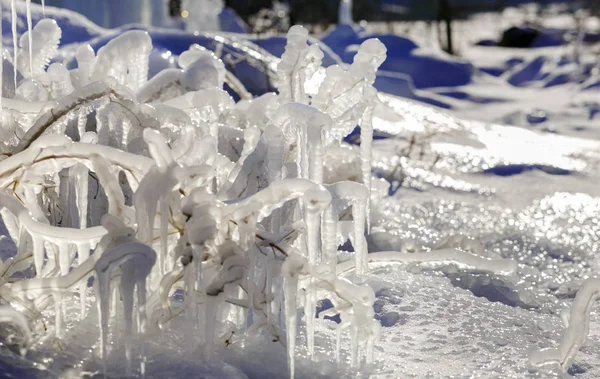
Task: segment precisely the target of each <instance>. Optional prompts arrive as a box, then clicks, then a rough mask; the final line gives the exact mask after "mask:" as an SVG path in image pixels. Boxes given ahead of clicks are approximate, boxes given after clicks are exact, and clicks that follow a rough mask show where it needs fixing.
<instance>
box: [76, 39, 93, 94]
mask: <svg viewBox="0 0 600 379" xmlns="http://www.w3.org/2000/svg"><path fill="white" fill-rule="evenodd" d="M75 57H76V59H77V73H78V77H79V83H78V84H79V87H83V86H85V85H87V84H88V83H89V82H90V75H91V74H92V68H93V66H94V62H95V60H96V54H95V53H94V49H92V47H91V46H90V45H89V44H82V45H81V46H79V48H78V49H77V53H76V55H75Z"/></svg>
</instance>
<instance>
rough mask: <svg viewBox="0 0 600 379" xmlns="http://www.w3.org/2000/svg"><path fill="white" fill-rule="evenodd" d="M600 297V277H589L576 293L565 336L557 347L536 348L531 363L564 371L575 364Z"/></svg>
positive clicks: (535, 365)
mask: <svg viewBox="0 0 600 379" xmlns="http://www.w3.org/2000/svg"><path fill="white" fill-rule="evenodd" d="M599 297H600V279H597V278H590V279H587V280H586V281H585V282H583V284H582V285H581V287H579V290H578V291H577V295H575V300H573V304H572V305H571V312H570V315H569V317H568V323H567V325H566V330H565V332H564V335H563V338H562V340H561V341H560V344H559V345H558V347H557V348H549V349H543V350H536V351H534V352H533V353H532V354H531V355H530V356H529V364H530V365H531V366H532V367H534V368H536V369H541V368H544V367H553V366H554V367H556V366H558V367H559V368H560V369H561V370H562V371H564V372H567V370H568V369H569V368H570V367H571V365H572V364H573V360H574V359H575V355H577V352H578V351H579V349H580V348H581V347H582V346H583V345H584V344H585V341H586V339H587V337H588V334H589V331H590V313H591V311H592V307H593V306H594V303H595V302H596V300H597V299H598V298H599Z"/></svg>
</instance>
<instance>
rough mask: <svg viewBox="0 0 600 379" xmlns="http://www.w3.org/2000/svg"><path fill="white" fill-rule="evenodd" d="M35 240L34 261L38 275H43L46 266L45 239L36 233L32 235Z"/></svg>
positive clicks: (39, 276)
mask: <svg viewBox="0 0 600 379" xmlns="http://www.w3.org/2000/svg"><path fill="white" fill-rule="evenodd" d="M31 239H32V240H33V263H34V266H35V272H36V277H38V278H41V277H42V270H43V268H44V239H43V238H42V237H38V236H36V235H32V236H31Z"/></svg>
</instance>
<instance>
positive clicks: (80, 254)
mask: <svg viewBox="0 0 600 379" xmlns="http://www.w3.org/2000/svg"><path fill="white" fill-rule="evenodd" d="M89 257H90V245H89V244H87V243H78V244H77V260H78V264H79V266H81V264H82V263H83V262H85V261H86V260H88V258H89ZM87 287H88V282H87V280H82V281H81V283H79V301H80V307H81V318H82V319H83V318H84V317H85V314H86V311H85V309H86V307H85V306H86V302H87Z"/></svg>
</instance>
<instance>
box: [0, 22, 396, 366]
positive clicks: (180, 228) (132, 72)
mask: <svg viewBox="0 0 600 379" xmlns="http://www.w3.org/2000/svg"><path fill="white" fill-rule="evenodd" d="M60 34H61V33H60V28H58V26H57V25H56V23H54V22H53V21H52V20H49V19H45V20H43V21H41V22H40V23H38V24H37V25H36V26H35V28H33V29H32V30H31V31H30V32H29V34H27V35H25V36H23V37H22V38H21V44H20V46H21V50H20V51H19V52H18V54H17V56H18V57H19V58H20V59H19V60H16V59H15V63H18V64H16V67H17V69H18V71H19V73H20V75H22V77H23V78H22V79H21V80H20V81H19V82H18V83H17V86H16V90H15V96H14V98H13V99H11V101H10V103H9V105H10V107H6V108H5V109H4V115H3V118H4V123H3V125H2V129H3V130H2V134H3V135H4V136H5V137H6V138H5V139H4V144H3V153H4V155H3V160H2V161H1V162H0V182H1V183H0V185H1V186H2V188H3V193H2V194H1V195H0V204H1V206H2V212H1V213H2V217H3V220H4V222H5V224H6V226H7V229H8V230H9V233H10V236H11V238H12V239H13V241H14V242H15V244H16V245H17V249H18V252H17V255H16V256H14V257H12V258H10V259H8V260H6V261H5V262H3V265H2V274H3V275H2V284H1V285H0V296H1V297H2V299H3V301H4V302H5V303H7V304H10V305H11V306H12V307H13V308H14V309H16V310H18V311H19V312H21V313H20V314H22V315H24V316H25V317H27V318H28V319H29V320H30V321H29V323H30V325H31V326H34V323H35V320H36V319H38V318H39V317H40V315H41V314H42V312H45V310H46V309H47V308H48V307H49V306H51V305H52V304H54V305H55V306H54V308H55V325H54V327H55V330H56V334H57V336H60V335H61V334H62V330H61V329H62V327H61V325H62V323H63V318H64V317H69V316H68V315H65V310H64V302H65V301H68V300H69V299H70V294H73V293H79V298H80V302H81V314H82V316H83V315H85V313H86V312H87V304H88V302H90V301H92V302H95V303H96V304H97V305H98V308H99V320H100V321H99V322H100V325H99V326H100V328H99V329H100V331H101V345H100V346H101V349H100V354H101V356H102V357H103V358H105V357H106V355H107V350H108V349H109V348H110V345H109V344H108V343H107V338H108V336H109V334H108V330H109V329H110V327H111V326H110V325H111V324H112V323H113V322H114V321H111V319H110V318H111V314H115V312H114V310H113V311H111V309H110V308H111V303H112V306H113V307H114V306H115V305H116V304H118V301H117V302H115V301H114V300H113V301H112V302H111V300H110V298H111V296H113V295H111V293H119V294H120V299H121V302H122V304H123V307H124V313H123V314H124V317H125V333H126V339H125V341H126V345H127V348H126V356H127V362H128V371H129V370H131V367H132V361H133V360H134V359H133V357H134V356H133V355H132V347H131V344H130V343H129V342H127V341H130V340H131V336H132V334H133V333H136V331H137V333H159V332H160V329H161V328H165V327H168V322H169V320H171V319H172V318H173V317H174V316H175V315H176V314H183V316H182V317H185V319H186V320H188V321H189V323H190V326H191V332H190V333H191V334H192V335H191V336H190V338H191V340H194V341H195V343H196V344H197V345H204V350H205V354H206V355H207V357H210V356H211V354H212V351H213V348H212V347H211V346H212V345H213V344H214V339H215V338H216V333H215V330H218V329H219V327H220V325H219V323H218V320H227V321H228V323H229V324H230V325H231V324H233V325H234V327H235V329H236V330H237V331H238V333H239V334H244V333H246V334H251V333H268V334H270V335H272V337H274V339H275V340H279V341H282V342H286V343H287V347H288V352H289V366H290V375H291V376H293V375H294V356H295V341H296V338H297V336H296V319H297V315H298V311H299V308H300V307H302V306H303V307H304V314H309V315H310V314H314V309H315V308H316V304H317V300H318V299H322V298H330V299H331V300H332V301H333V302H334V304H335V306H336V309H337V311H338V312H339V313H340V314H341V315H342V320H343V322H342V323H341V324H340V325H339V328H340V331H341V330H342V329H345V328H350V330H351V337H352V340H353V341H354V342H353V346H354V347H353V349H352V359H351V361H352V364H353V366H354V367H358V365H359V364H360V359H359V356H358V351H359V350H358V347H359V345H360V344H361V343H363V342H364V343H366V344H367V349H366V351H367V362H370V361H372V360H373V359H372V354H373V344H374V342H375V340H376V338H377V334H378V323H377V322H376V321H375V320H374V319H373V309H372V306H373V301H374V293H373V291H372V289H370V288H369V287H368V286H365V285H360V284H353V283H351V282H349V281H347V280H345V279H341V278H339V277H338V275H337V273H336V270H337V268H336V264H337V256H336V254H337V243H338V241H339V240H340V239H346V238H350V239H351V240H352V243H353V245H354V247H355V251H356V253H355V254H356V266H357V267H360V270H359V271H360V272H359V273H360V274H363V273H364V272H365V267H366V265H365V262H366V258H365V256H366V243H365V231H366V225H367V217H368V202H369V187H368V186H365V185H364V184H362V183H357V182H341V183H324V182H323V166H324V164H325V162H324V149H326V148H327V146H330V145H332V144H339V143H340V141H341V137H342V136H343V135H345V134H347V133H349V132H350V131H351V130H352V129H353V128H354V127H355V125H357V124H360V123H364V124H367V125H368V124H369V122H370V121H369V120H365V119H364V117H363V115H364V114H367V115H369V113H368V110H369V109H370V108H372V106H373V102H374V101H375V97H374V94H375V90H374V89H373V87H372V84H373V81H374V77H375V76H374V74H375V71H376V70H377V68H378V66H379V65H380V64H381V62H382V61H383V59H384V57H385V48H384V47H383V45H382V44H381V43H379V42H378V41H375V40H374V41H367V42H365V44H364V46H363V47H362V48H361V49H360V51H359V53H358V54H357V58H356V60H355V64H353V65H352V66H350V67H349V68H348V70H345V69H343V68H341V67H337V68H335V69H330V70H329V71H328V72H327V74H326V76H325V79H324V81H323V84H322V85H321V86H320V88H319V90H318V92H317V93H316V94H314V96H312V97H311V96H309V95H307V94H306V91H305V88H304V86H305V83H306V82H307V81H308V80H310V79H311V78H312V76H313V75H314V74H315V73H316V72H317V71H318V70H319V68H320V66H321V63H320V60H321V58H322V53H321V52H320V50H319V48H318V47H317V46H314V45H313V46H309V45H308V44H307V37H308V34H307V32H306V31H305V30H304V29H303V28H301V27H294V28H292V29H291V30H290V33H289V43H288V46H287V48H286V53H285V54H284V56H283V58H282V60H281V63H280V64H279V70H278V72H279V80H280V83H279V92H280V94H279V95H274V94H267V95H264V96H262V97H261V98H258V99H254V100H246V101H241V102H239V103H237V104H236V103H235V102H234V101H233V100H232V98H231V97H230V96H229V94H228V93H227V92H225V91H224V90H223V89H222V88H223V82H224V80H225V76H226V72H225V69H224V65H223V63H222V62H221V61H220V60H219V59H218V58H216V57H215V56H214V55H213V54H212V53H210V52H208V51H205V50H202V49H199V48H197V47H194V46H192V47H191V49H190V50H189V51H188V52H185V53H184V54H182V55H181V56H180V62H179V63H180V67H181V69H169V70H165V71H163V72H161V73H159V74H158V75H157V76H155V77H154V78H152V80H150V81H148V80H147V76H148V57H149V54H150V51H151V48H152V44H151V40H150V38H149V37H148V35H147V34H146V33H145V32H141V31H130V32H126V33H124V34H123V35H121V36H119V37H117V38H115V39H114V40H112V41H111V42H109V43H108V44H107V45H105V46H104V47H102V48H100V49H99V50H98V51H97V52H94V51H93V49H92V48H91V47H90V46H89V45H83V46H81V47H80V48H79V50H78V51H77V54H76V59H77V63H78V68H77V69H74V70H70V71H69V70H67V69H66V68H65V67H64V66H63V65H62V64H59V63H55V64H52V65H50V66H49V67H48V63H49V62H50V61H51V59H52V58H53V56H54V54H56V52H57V45H58V42H59V39H60ZM29 36H33V38H32V39H30V38H29ZM11 79H12V78H11ZM334 100H335V101H334ZM41 102H45V103H43V104H42V103H41ZM368 154H370V152H368V151H367V152H363V160H364V161H365V162H367V163H368V162H369V161H370V157H369V156H368ZM368 176H369V179H370V172H369V173H368ZM364 182H365V183H368V179H364ZM346 208H351V209H352V216H353V220H354V221H353V224H354V227H353V228H351V232H350V235H347V234H346V235H345V236H342V235H340V233H344V231H343V230H339V229H338V228H336V227H335V223H336V221H337V219H338V218H339V214H340V212H341V211H343V210H344V209H346ZM324 213H325V214H327V217H326V218H325V219H323V218H322V215H323V214H324ZM322 230H323V231H326V232H323V231H322ZM28 267H32V268H33V272H34V274H33V276H32V277H31V278H25V279H17V278H16V276H15V274H16V273H18V272H22V271H23V270H24V269H27V268H28ZM90 277H94V281H93V286H94V288H95V296H93V297H88V296H86V289H87V283H88V279H89V278H90ZM178 288H180V289H183V292H184V302H183V303H179V304H178V303H176V302H173V300H172V299H171V295H172V294H173V293H174V292H175V291H176V290H177V289H178ZM135 293H137V298H134V294H135ZM178 308H179V309H178ZM10 312H12V311H9V310H6V311H4V312H3V314H4V315H6V320H7V321H11V320H12V321H13V322H16V323H17V324H19V325H20V324H23V322H22V319H20V318H16V317H13V316H14V314H13V313H10ZM135 315H137V316H136V317H134V316H135ZM9 316H10V317H9ZM134 319H137V320H138V325H137V328H135V327H134V325H133V324H134V323H133V320H134ZM315 321H316V319H315V318H314V317H304V322H305V324H306V329H307V333H306V341H307V348H308V352H309V355H311V356H312V354H313V353H314V322H315ZM23 329H26V330H27V328H23ZM27 333H29V331H28V330H27ZM24 341H26V342H27V344H29V341H30V338H29V336H28V335H26V338H25V340H24ZM338 356H339V354H338ZM141 370H142V371H143V368H142V369H141ZM105 372H106V367H105Z"/></svg>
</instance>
